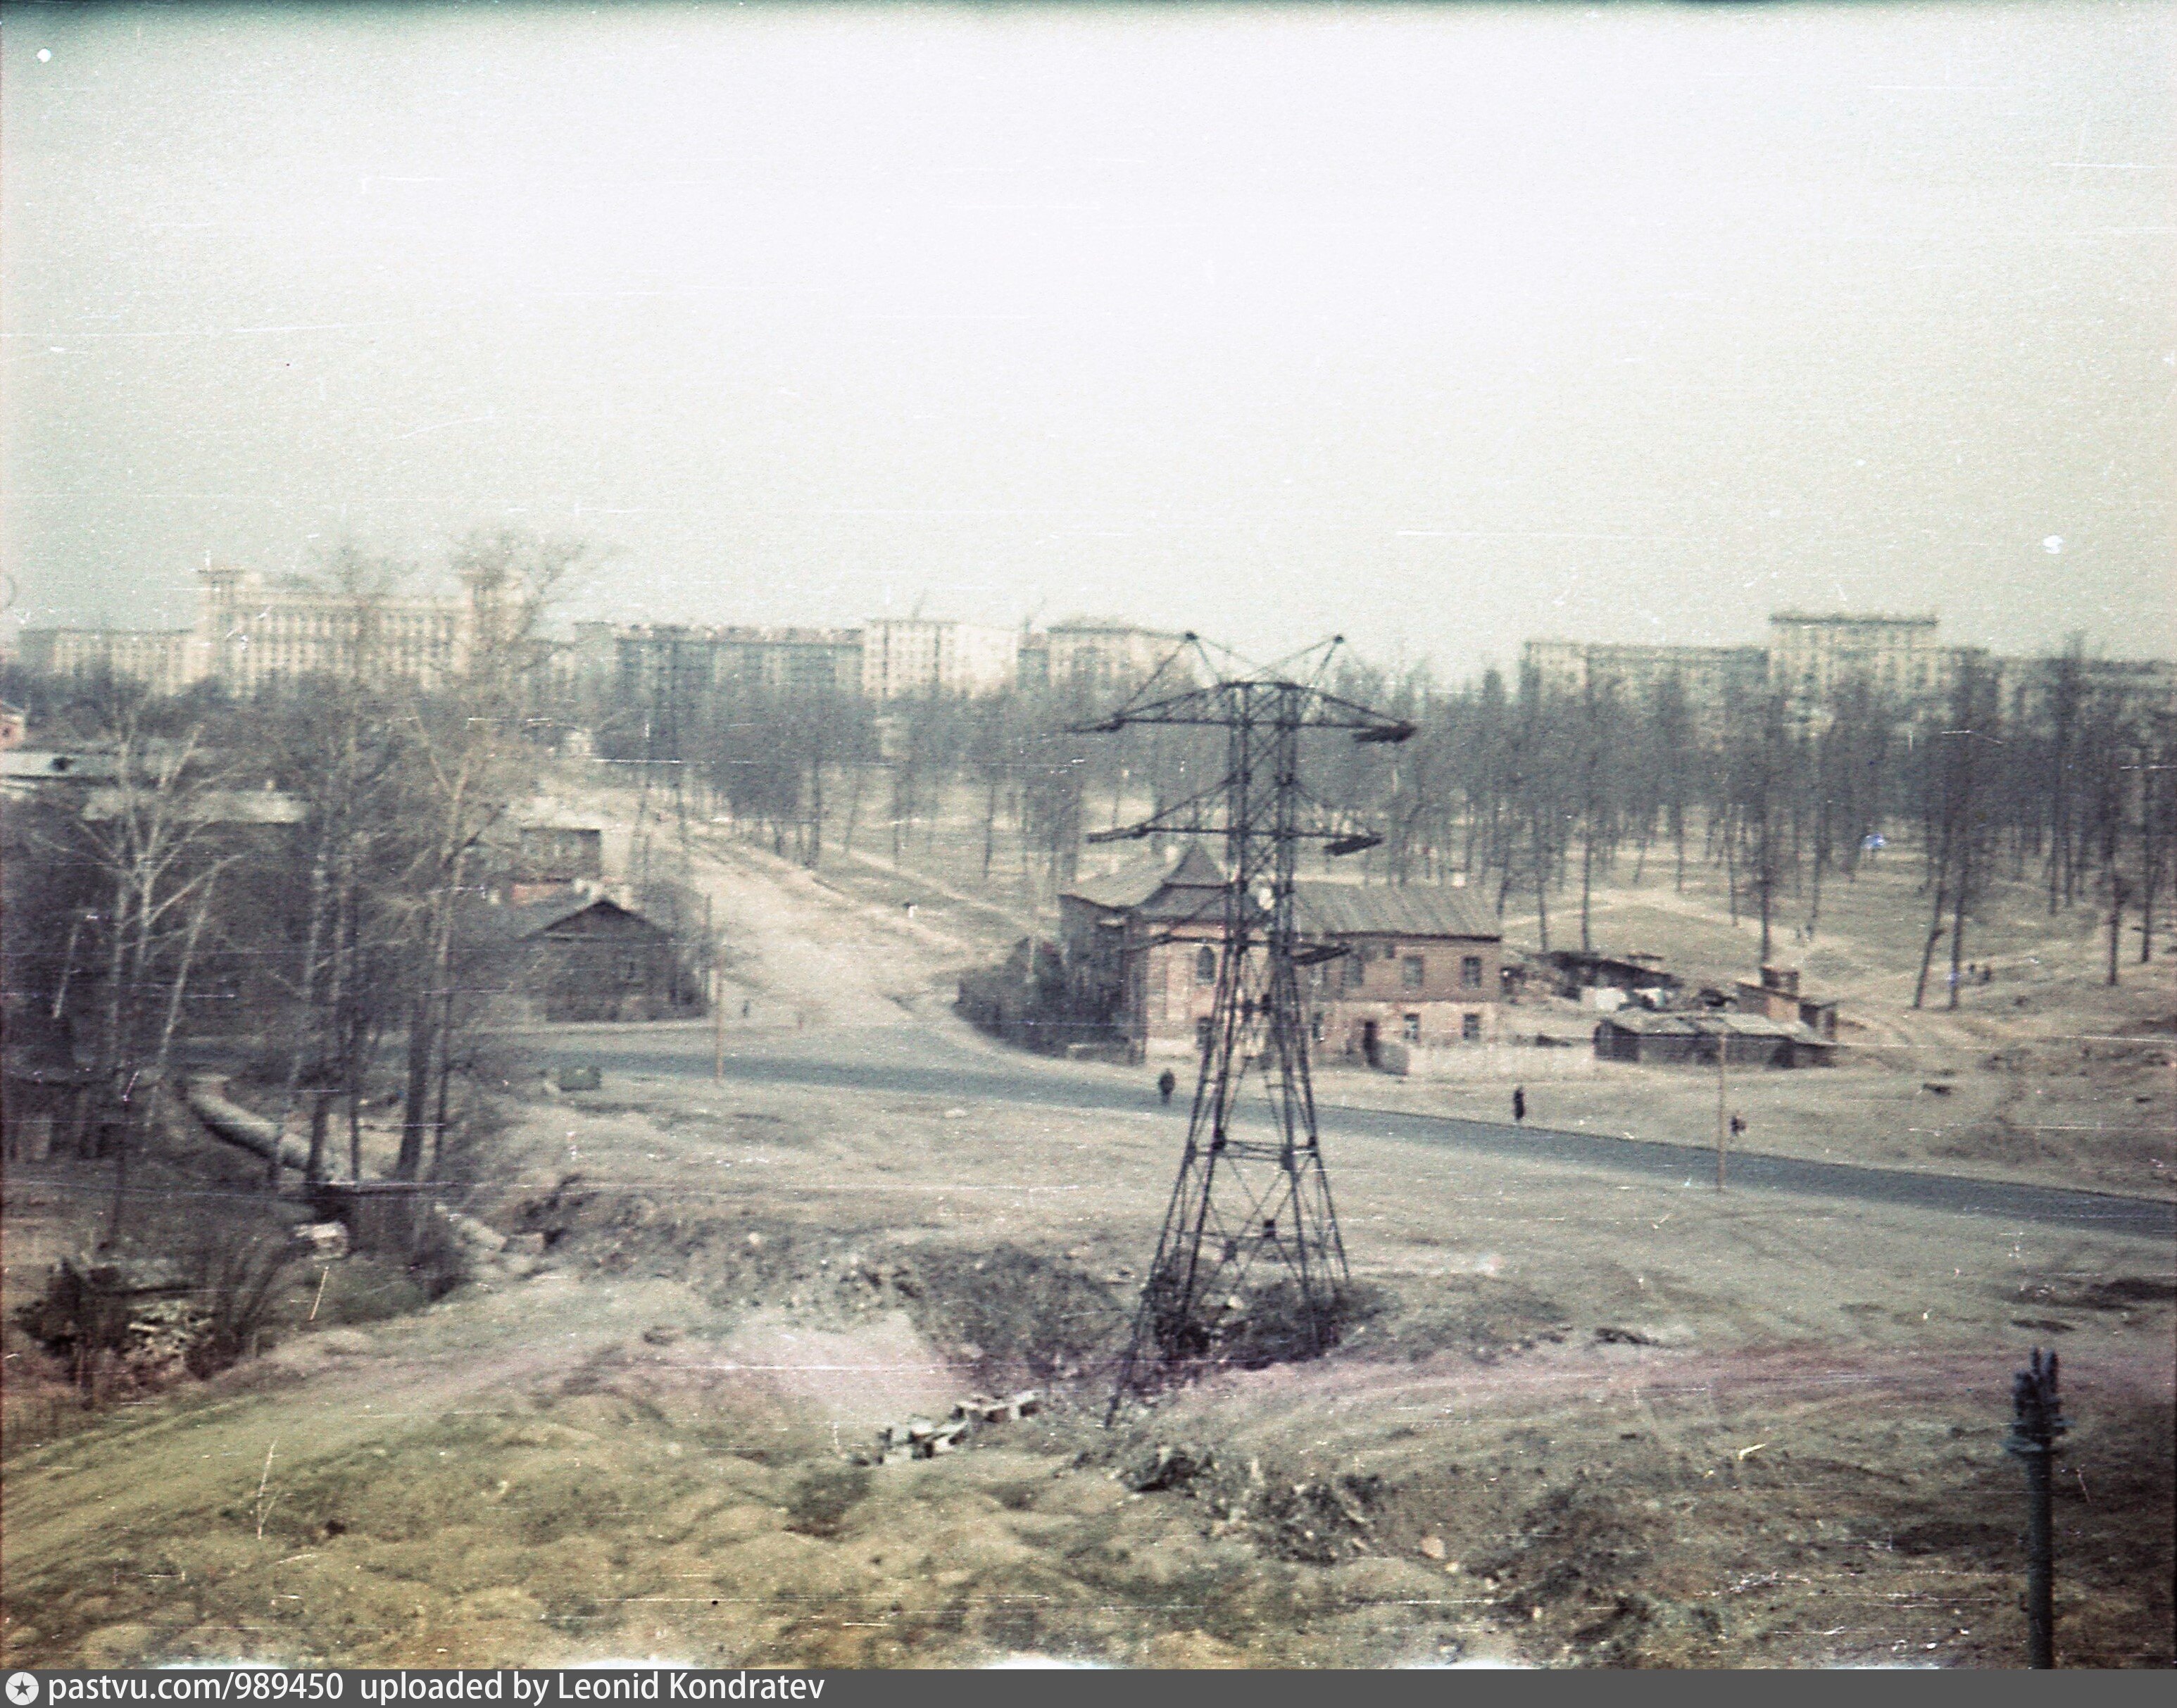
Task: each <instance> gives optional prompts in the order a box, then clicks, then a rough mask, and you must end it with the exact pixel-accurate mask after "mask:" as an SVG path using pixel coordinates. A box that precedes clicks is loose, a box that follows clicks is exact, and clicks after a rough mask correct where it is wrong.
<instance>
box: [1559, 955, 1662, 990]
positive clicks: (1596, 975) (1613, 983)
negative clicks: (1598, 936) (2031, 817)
mask: <svg viewBox="0 0 2177 1708" xmlns="http://www.w3.org/2000/svg"><path fill="white" fill-rule="evenodd" d="M1538 959H1540V960H1541V961H1542V962H1544V963H1547V965H1549V966H1550V967H1552V968H1553V969H1555V970H1556V973H1557V975H1558V990H1559V991H1560V992H1561V993H1562V994H1563V995H1564V996H1574V997H1576V996H1579V995H1580V992H1581V991H1582V990H1595V989H1597V988H1600V989H1604V990H1624V991H1628V992H1630V991H1634V990H1656V989H1659V988H1660V989H1662V990H1676V989H1677V988H1678V978H1677V976H1676V975H1675V974H1670V973H1667V972H1665V971H1664V970H1663V969H1662V968H1661V966H1660V965H1659V964H1658V963H1660V962H1661V960H1662V957H1661V955H1651V954H1647V953H1644V952H1641V951H1640V950H1637V949H1635V950H1626V951H1623V952H1618V953H1615V954H1613V953H1611V952H1608V951H1607V950H1603V949H1552V950H1551V951H1550V952H1548V953H1547V954H1546V955H1542V956H1540V957H1538Z"/></svg>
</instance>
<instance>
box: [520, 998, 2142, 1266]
mask: <svg viewBox="0 0 2177 1708" xmlns="http://www.w3.org/2000/svg"><path fill="white" fill-rule="evenodd" d="M676 1041H677V1040H676ZM810 1041H811V1042H814V1041H815V1040H813V1039H811V1040H810ZM918 1041H921V1040H918ZM599 1043H600V1045H602V1047H588V1046H587V1045H585V1044H584V1043H582V1042H578V1041H576V1040H566V1041H565V1042H564V1043H563V1042H560V1041H559V1040H550V1041H546V1040H537V1054H538V1056H539V1058H540V1059H541V1060H542V1061H543V1062H544V1063H546V1064H548V1065H549V1066H554V1067H556V1066H560V1065H565V1064H571V1063H576V1062H581V1063H591V1064H594V1065H595V1066H597V1067H599V1068H601V1069H603V1071H605V1072H608V1073H626V1074H658V1075H667V1076H671V1077H674V1078H681V1077H687V1078H707V1077H708V1076H709V1074H710V1072H711V1071H712V1055H711V1051H710V1050H708V1049H707V1048H703V1047H701V1046H699V1045H697V1044H696V1042H695V1041H694V1040H690V1041H689V1043H688V1045H687V1046H686V1047H685V1048H681V1049H673V1048H664V1049H659V1048H652V1049H645V1050H628V1049H625V1048H614V1047H613V1044H612V1043H611V1042H606V1041H604V1040H599ZM887 1053H889V1052H887ZM724 1067H725V1073H726V1077H727V1078H728V1079H734V1080H739V1081H742V1082H744V1083H751V1084H761V1085H804V1086H809V1087H811V1088H813V1089H825V1090H838V1091H870V1092H888V1093H894V1094H902V1095H913V1096H926V1097H942V1098H946V1099H948V1100H952V1101H955V1102H962V1101H966V1102H978V1101H979V1102H985V1103H1010V1104H1014V1105H1020V1106H1022V1107H1025V1108H1042V1109H1063V1110H1070V1111H1088V1112H1090V1113H1094V1112H1096V1111H1099V1110H1110V1111H1113V1112H1126V1113H1138V1112H1140V1111H1141V1110H1143V1109H1145V1108H1153V1107H1154V1106H1155V1103H1154V1094H1151V1093H1149V1091H1148V1090H1147V1089H1146V1088H1144V1089H1142V1090H1139V1091H1137V1090H1134V1089H1131V1088H1127V1087H1123V1086H1117V1085H1109V1084H1103V1083H1096V1082H1094V1081H1088V1080H1081V1079H1075V1078H1070V1077H1068V1076H1067V1075H1065V1074H1064V1073H1062V1072H1052V1071H1050V1068H1049V1067H1048V1066H1047V1065H1045V1064H1043V1063H1040V1062H1038V1063H1034V1064H1032V1065H1031V1064H1028V1063H1023V1064H1022V1065H1021V1066H1020V1067H1008V1066H1007V1064H1005V1063H1004V1062H1003V1061H994V1060H993V1059H992V1058H990V1057H985V1056H974V1057H970V1056H965V1055H964V1054H963V1055H962V1056H960V1057H959V1063H958V1066H944V1067H934V1066H925V1065H921V1064H920V1063H918V1062H914V1061H898V1060H893V1061H887V1060H875V1061H841V1060H838V1059H831V1058H825V1057H820V1056H812V1055H805V1054H801V1053H799V1052H796V1053H790V1054H782V1053H769V1052H767V1053H761V1054H758V1053H753V1052H750V1051H749V1050H745V1049H739V1048H737V1049H734V1050H729V1051H728V1054H727V1056H726V1057H725V1062H724ZM1184 1113H1185V1109H1184V1104H1183V1102H1182V1103H1177V1104H1175V1105H1173V1114H1174V1118H1175V1120H1177V1119H1182V1118H1184ZM1317 1116H1318V1121H1319V1122H1320V1124H1321V1127H1322V1129H1323V1135H1324V1137H1325V1138H1336V1137H1356V1138H1389V1139H1396V1140H1402V1141H1405V1142H1407V1143H1421V1144H1445V1145H1456V1146H1459V1147H1460V1148H1461V1149H1466V1150H1470V1151H1480V1152H1483V1153H1487V1154H1495V1155H1499V1156H1505V1157H1512V1158H1517V1159H1519V1160H1523V1161H1529V1162H1532V1161H1536V1160H1541V1161H1546V1162H1557V1163H1563V1164H1567V1165H1571V1166H1574V1167H1579V1168H1594V1169H1604V1170H1615V1171H1617V1172H1619V1173H1623V1174H1634V1175H1640V1176H1644V1177H1645V1178H1648V1179H1651V1180H1667V1181H1706V1180H1709V1179H1710V1178H1712V1177H1713V1176H1712V1175H1711V1173H1710V1170H1711V1169H1712V1166H1713V1165H1712V1163H1711V1161H1710V1153H1709V1152H1708V1151H1706V1150H1704V1149H1698V1148H1696V1147H1694V1146H1690V1145H1681V1144H1662V1143H1656V1141H1654V1140H1651V1139H1632V1138H1606V1137H1602V1136H1601V1135H1599V1134H1596V1133H1589V1132H1565V1131H1563V1130H1562V1129H1555V1128H1549V1127H1510V1126H1505V1125H1502V1124H1500V1123H1498V1122H1493V1121H1463V1120H1459V1119H1456V1118H1454V1117H1452V1116H1434V1115H1410V1114H1405V1113H1402V1112H1399V1111H1396V1110H1378V1109H1364V1108H1356V1107H1353V1106H1351V1105H1344V1104H1323V1105H1319V1106H1318V1110H1317ZM1729 1179H1730V1184H1731V1187H1732V1190H1734V1191H1743V1192H1787V1193H1792V1194H1796V1195H1798V1196H1801V1197H1807V1198H1828V1199H1832V1200H1835V1199H1845V1200H1855V1201H1858V1202H1860V1203H1880V1204H1900V1205H1904V1206H1907V1207H1908V1208H1911V1209H1929V1210H1937V1211H1943V1212H1947V1213H1950V1214H1957V1215H1973V1216H1988V1217H1993V1218H1994V1219H1996V1220H2001V1221H2007V1222H2014V1223H2019V1222H2031V1223H2038V1224H2042V1225H2050V1226H2057V1227H2075V1228H2083V1229H2091V1230H2092V1231H2095V1232H2097V1233H2104V1234H2119V1235H2126V1236H2133V1237H2136V1238H2144V1239H2159V1240H2177V1203H2169V1202H2163V1201H2158V1200H2156V1199H2152V1198H2125V1197H2121V1196H2119V1195H2117V1194H2114V1193H2109V1192H2078V1191H2072V1190H2068V1189H2066V1188H2064V1187H2044V1186H2032V1185H2027V1184H2023V1183H2020V1182H2016V1181H1989V1180H1973V1179H1970V1178H1967V1177H1966V1176H1961V1175H1949V1174H1934V1173H1923V1172H1921V1171H1919V1170H1911V1169H1895V1168H1869V1167H1865V1166H1863V1165H1858V1164H1855V1163H1839V1162H1816V1161H1813V1160H1805V1159H1802V1158H1798V1157H1786V1156H1771V1155H1767V1154H1762V1153H1760V1152H1756V1151H1744V1152H1738V1153H1735V1154H1733V1155H1732V1158H1731V1160H1730V1167H1729Z"/></svg>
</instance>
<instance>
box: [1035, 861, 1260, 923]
mask: <svg viewBox="0 0 2177 1708" xmlns="http://www.w3.org/2000/svg"><path fill="white" fill-rule="evenodd" d="M1224 887H1225V871H1224V868H1222V867H1221V866H1219V865H1218V864H1217V862H1216V861H1215V860H1214V859H1211V858H1210V856H1209V852H1208V850H1206V849H1203V846H1202V844H1201V843H1188V844H1187V847H1186V849H1185V850H1184V851H1183V852H1182V853H1181V854H1180V856H1179V858H1178V859H1176V860H1174V859H1171V858H1170V856H1169V855H1164V854H1151V855H1149V856H1148V857H1147V858H1145V859H1138V860H1136V861H1134V862H1132V864H1131V865H1123V866H1121V867H1120V868H1119V870H1116V872H1112V873H1110V874H1109V875H1108V876H1104V877H1100V878H1084V879H1083V880H1082V881H1080V882H1078V883H1077V884H1075V885H1074V886H1073V887H1072V889H1070V890H1067V891H1066V892H1065V893H1066V894H1067V895H1069V896H1072V897H1073V898H1075V899H1076V900H1078V901H1083V902H1088V903H1091V904H1093V905H1094V906H1096V907H1099V908H1114V909H1125V908H1138V909H1143V910H1145V911H1149V912H1150V913H1151V914H1154V915H1157V916H1163V915H1165V914H1170V912H1171V908H1170V905H1168V903H1170V902H1171V901H1172V900H1173V899H1174V898H1165V902H1166V903H1167V905H1165V906H1163V907H1159V908H1157V909H1151V908H1150V905H1149V904H1150V903H1152V902H1155V901H1157V900H1158V898H1159V896H1160V895H1161V893H1162V892H1164V891H1165V890H1170V889H1177V890H1181V891H1183V892H1189V893H1187V894H1186V895H1185V896H1184V897H1183V898H1178V912H1179V913H1180V914H1185V915H1187V916H1188V917H1192V915H1193V914H1194V913H1195V911H1196V910H1197V909H1198V907H1199V906H1200V904H1201V897H1200V895H1199V893H1198V892H1201V891H1203V890H1221V889H1223V888H1224Z"/></svg>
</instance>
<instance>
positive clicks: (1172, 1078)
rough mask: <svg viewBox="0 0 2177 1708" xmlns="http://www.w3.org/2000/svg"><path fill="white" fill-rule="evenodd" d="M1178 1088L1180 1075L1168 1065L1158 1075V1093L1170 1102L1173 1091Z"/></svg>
mask: <svg viewBox="0 0 2177 1708" xmlns="http://www.w3.org/2000/svg"><path fill="white" fill-rule="evenodd" d="M1178 1089H1179V1076H1178V1075H1177V1074H1176V1073H1174V1072H1172V1071H1171V1069H1170V1068H1169V1067H1167V1068H1165V1071H1164V1072H1161V1073H1159V1074H1158V1075H1157V1095H1158V1096H1159V1097H1161V1098H1162V1099H1163V1100H1165V1102H1166V1103H1170V1101H1171V1094H1172V1093H1173V1092H1175V1091H1176V1090H1178Z"/></svg>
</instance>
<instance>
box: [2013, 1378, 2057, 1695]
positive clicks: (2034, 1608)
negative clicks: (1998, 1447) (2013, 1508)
mask: <svg viewBox="0 0 2177 1708" xmlns="http://www.w3.org/2000/svg"><path fill="white" fill-rule="evenodd" d="M2011 1409H2012V1418H2011V1438H2010V1439H2009V1440H2008V1441H2006V1442H2005V1443H2004V1449H2005V1451H2006V1452H2008V1453H2010V1454H2012V1455H2014V1456H2015V1457H2016V1458H2017V1459H2019V1460H2022V1461H2024V1463H2025V1466H2026V1635H2027V1666H2029V1667H2054V1665H2055V1664H2056V1591H2055V1542H2054V1527H2053V1525H2051V1522H2050V1514H2049V1474H2050V1471H2051V1470H2052V1468H2053V1461H2054V1459H2055V1456H2056V1455H2057V1454H2059V1453H2060V1452H2062V1451H2063V1449H2062V1448H2060V1447H2059V1446H2058V1445H2057V1444H2056V1438H2057V1437H2058V1436H2060V1435H2061V1434H2063V1433H2064V1432H2065V1430H2067V1429H2069V1428H2070V1427H2071V1424H2070V1422H2068V1421H2067V1420H2066V1419H2065V1417H2064V1416H2063V1414H2062V1412H2061V1411H2059V1410H2058V1400H2057V1394H2056V1355H2055V1354H2054V1352H2050V1353H2049V1354H2048V1355H2047V1356H2046V1358H2045V1360H2044V1358H2043V1355H2042V1351H2041V1349H2040V1348H2039V1347H2038V1346H2036V1347H2035V1348H2034V1349H2033V1356H2032V1362H2031V1363H2030V1364H2029V1365H2027V1367H2026V1368H2025V1369H2023V1370H2021V1371H2020V1372H2018V1373H2017V1374H2016V1376H2014V1377H2013V1378H2011Z"/></svg>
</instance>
